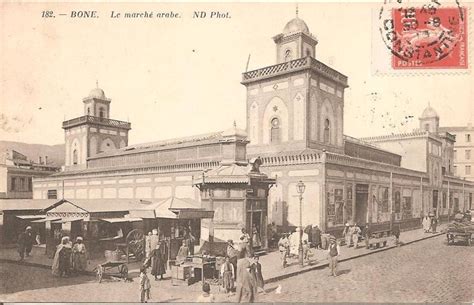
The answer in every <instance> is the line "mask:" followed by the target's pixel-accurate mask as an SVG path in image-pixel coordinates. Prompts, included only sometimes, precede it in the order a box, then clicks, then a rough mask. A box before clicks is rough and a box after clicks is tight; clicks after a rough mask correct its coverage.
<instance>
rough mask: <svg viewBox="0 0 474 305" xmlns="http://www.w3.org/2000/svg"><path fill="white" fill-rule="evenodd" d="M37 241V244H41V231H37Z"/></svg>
mask: <svg viewBox="0 0 474 305" xmlns="http://www.w3.org/2000/svg"><path fill="white" fill-rule="evenodd" d="M35 241H36V245H38V246H39V245H41V235H40V233H39V232H38V233H36V237H35Z"/></svg>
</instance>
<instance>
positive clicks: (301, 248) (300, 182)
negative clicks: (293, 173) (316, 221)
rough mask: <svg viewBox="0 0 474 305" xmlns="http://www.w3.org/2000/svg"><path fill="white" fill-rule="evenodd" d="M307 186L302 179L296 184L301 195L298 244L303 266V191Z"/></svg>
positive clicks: (300, 261)
mask: <svg viewBox="0 0 474 305" xmlns="http://www.w3.org/2000/svg"><path fill="white" fill-rule="evenodd" d="M305 188H306V185H305V184H304V183H303V181H301V180H300V181H299V182H298V184H297V185H296V191H297V192H298V194H299V197H300V243H299V246H298V256H299V257H298V260H299V263H300V266H301V267H303V193H304V190H305Z"/></svg>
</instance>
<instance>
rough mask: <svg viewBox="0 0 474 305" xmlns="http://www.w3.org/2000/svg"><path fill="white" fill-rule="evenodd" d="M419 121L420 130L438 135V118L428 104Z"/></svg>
mask: <svg viewBox="0 0 474 305" xmlns="http://www.w3.org/2000/svg"><path fill="white" fill-rule="evenodd" d="M419 120H420V129H421V130H425V131H428V132H430V133H435V134H437V133H438V129H439V116H438V113H437V112H436V111H435V110H434V109H433V107H431V106H430V105H429V104H428V107H426V108H425V110H423V113H422V114H421V117H420V118H419Z"/></svg>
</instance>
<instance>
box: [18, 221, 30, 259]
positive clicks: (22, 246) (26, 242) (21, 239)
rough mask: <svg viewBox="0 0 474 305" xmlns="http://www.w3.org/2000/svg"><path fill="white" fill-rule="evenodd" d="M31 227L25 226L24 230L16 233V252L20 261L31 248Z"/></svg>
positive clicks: (27, 254)
mask: <svg viewBox="0 0 474 305" xmlns="http://www.w3.org/2000/svg"><path fill="white" fill-rule="evenodd" d="M31 230H32V229H31V227H29V226H28V227H26V229H25V232H22V233H20V234H19V235H18V241H17V246H18V248H17V249H18V254H19V255H20V261H22V260H23V259H24V258H25V254H26V256H30V252H31V249H32V248H33V234H32V233H31Z"/></svg>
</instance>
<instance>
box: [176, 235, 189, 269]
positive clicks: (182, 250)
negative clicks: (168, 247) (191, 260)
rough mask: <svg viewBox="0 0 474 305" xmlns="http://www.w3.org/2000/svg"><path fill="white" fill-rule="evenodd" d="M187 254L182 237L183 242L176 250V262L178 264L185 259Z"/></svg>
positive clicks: (185, 243) (186, 246)
mask: <svg viewBox="0 0 474 305" xmlns="http://www.w3.org/2000/svg"><path fill="white" fill-rule="evenodd" d="M188 255H189V248H188V245H187V242H186V240H185V239H183V244H182V245H181V247H180V248H179V250H178V254H177V255H176V264H177V265H180V264H182V263H184V262H185V261H186V257H188Z"/></svg>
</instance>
